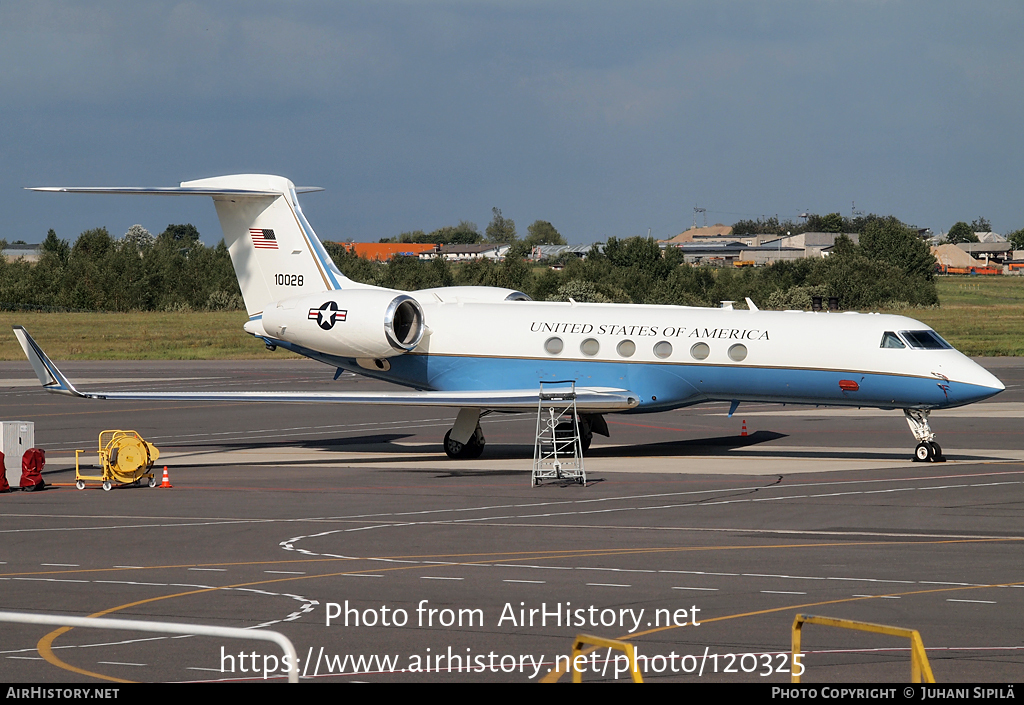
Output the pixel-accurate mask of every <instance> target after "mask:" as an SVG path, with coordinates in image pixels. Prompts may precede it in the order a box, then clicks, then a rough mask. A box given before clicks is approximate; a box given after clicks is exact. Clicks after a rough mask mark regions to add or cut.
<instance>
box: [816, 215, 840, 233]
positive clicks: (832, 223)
mask: <svg viewBox="0 0 1024 705" xmlns="http://www.w3.org/2000/svg"><path fill="white" fill-rule="evenodd" d="M818 227H819V228H821V231H820V232H823V233H841V232H843V216H841V215H839V214H838V213H829V214H828V215H824V216H822V217H821V219H820V220H819V225H818Z"/></svg>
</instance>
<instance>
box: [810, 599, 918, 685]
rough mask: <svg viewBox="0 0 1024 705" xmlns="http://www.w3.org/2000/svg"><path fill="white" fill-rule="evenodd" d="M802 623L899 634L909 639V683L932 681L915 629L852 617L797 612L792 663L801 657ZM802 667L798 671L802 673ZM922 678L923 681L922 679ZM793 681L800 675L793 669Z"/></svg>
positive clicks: (891, 634) (893, 634)
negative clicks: (853, 618)
mask: <svg viewBox="0 0 1024 705" xmlns="http://www.w3.org/2000/svg"><path fill="white" fill-rule="evenodd" d="M804 624H821V625H824V626H826V627H840V628H841V629H856V630H858V631H862V632H874V633H875V634H888V635H889V636H901V637H905V638H908V639H910V682H911V683H921V682H924V683H934V682H935V676H933V675H932V667H931V666H930V665H929V664H928V654H926V653H925V650H924V642H922V641H921V635H920V634H918V632H917V630H916V629H902V628H900V627H890V626H886V625H885V624H872V623H871V622H856V621H854V620H852V619H837V618H835V617H817V616H815V615H810V614H798V615H797V616H796V619H794V620H793V653H792V661H791V663H792V664H796V662H797V658H798V657H802V656H803V654H801V653H800V631H801V629H802V627H803V625H804ZM803 670H804V669H801V670H800V672H801V673H803ZM922 678H923V681H922ZM792 682H793V683H799V682H800V676H799V675H797V671H796V670H795V669H794V670H793V676H792Z"/></svg>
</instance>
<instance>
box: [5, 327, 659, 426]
mask: <svg viewBox="0 0 1024 705" xmlns="http://www.w3.org/2000/svg"><path fill="white" fill-rule="evenodd" d="M14 334H15V335H16V336H17V337H18V341H19V342H20V343H21V347H22V348H23V349H24V350H25V355H27V356H28V360H29V362H30V363H32V369H34V370H35V372H36V375H37V376H38V377H39V381H40V382H41V383H42V385H43V388H44V389H46V390H47V391H51V392H56V393H59V394H67V395H70V396H76V397H82V398H86V399H113V400H121V401H221V402H223V401H239V402H278V403H284V402H295V403H303V404H308V403H330V404H383V405H394V406H439V407H453V408H464V407H477V408H481V409H491V410H499V411H533V410H536V409H537V405H538V403H539V399H538V390H536V389H499V390H486V391H468V392H467V391H459V392H439V391H428V392H413V391H399V392H83V391H79V390H77V389H75V387H74V386H73V385H72V384H71V383H70V382H69V381H68V380H67V378H66V377H64V375H63V374H62V373H61V371H60V370H59V369H57V366H56V365H54V364H53V362H52V361H51V360H50V358H48V357H47V356H46V353H44V352H43V351H42V349H41V348H40V347H39V346H38V345H37V344H36V342H35V341H34V340H33V339H32V337H31V336H30V335H29V334H28V331H26V330H25V329H24V328H22V327H21V326H15V327H14ZM552 391H553V390H551V389H546V390H545V395H548V394H551V393H552ZM567 391H568V388H567ZM639 403H640V402H639V399H638V398H637V396H636V395H635V394H633V393H631V392H629V391H628V390H625V389H611V388H603V387H577V388H576V408H578V409H579V410H580V411H587V412H590V413H606V412H613V411H626V410H627V409H632V408H634V407H636V406H637V405H638V404H639Z"/></svg>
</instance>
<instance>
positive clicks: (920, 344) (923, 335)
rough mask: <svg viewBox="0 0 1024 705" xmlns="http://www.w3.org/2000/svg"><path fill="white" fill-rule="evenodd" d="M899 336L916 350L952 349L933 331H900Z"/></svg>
mask: <svg viewBox="0 0 1024 705" xmlns="http://www.w3.org/2000/svg"><path fill="white" fill-rule="evenodd" d="M900 335H901V336H903V339H904V340H905V341H907V343H909V344H910V347H912V348H915V349H917V350H948V349H950V348H952V347H953V346H952V345H950V344H949V343H947V342H946V341H945V340H943V339H942V338H940V337H939V334H938V333H936V332H935V331H933V330H901V331H900Z"/></svg>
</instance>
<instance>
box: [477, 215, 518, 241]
mask: <svg viewBox="0 0 1024 705" xmlns="http://www.w3.org/2000/svg"><path fill="white" fill-rule="evenodd" d="M491 213H492V214H493V217H492V218H491V222H490V223H488V224H487V230H485V231H484V233H485V234H486V235H487V242H504V243H506V244H512V243H513V242H515V241H516V240H518V239H519V238H518V237H517V236H516V222H515V221H514V220H512V219H511V218H505V217H504V216H502V214H501V209H500V208H492V209H491Z"/></svg>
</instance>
